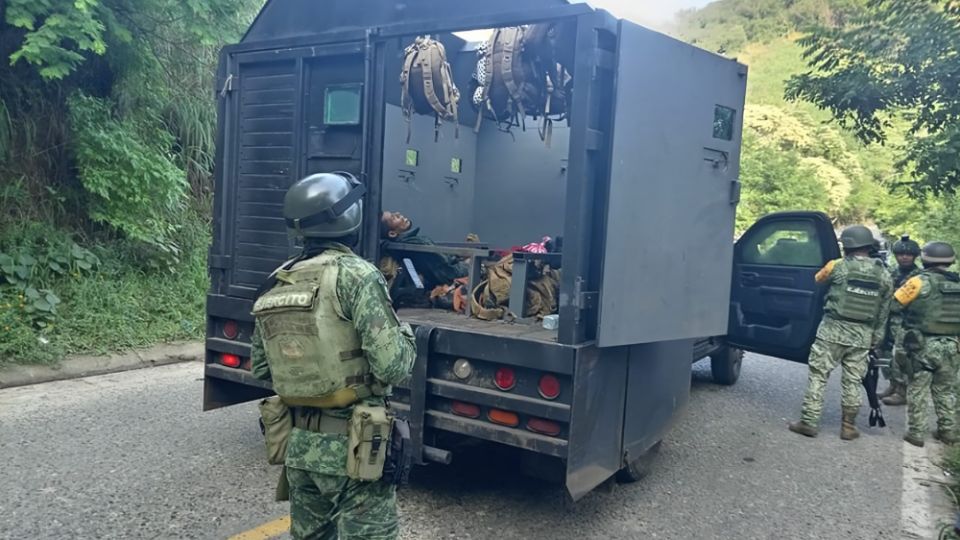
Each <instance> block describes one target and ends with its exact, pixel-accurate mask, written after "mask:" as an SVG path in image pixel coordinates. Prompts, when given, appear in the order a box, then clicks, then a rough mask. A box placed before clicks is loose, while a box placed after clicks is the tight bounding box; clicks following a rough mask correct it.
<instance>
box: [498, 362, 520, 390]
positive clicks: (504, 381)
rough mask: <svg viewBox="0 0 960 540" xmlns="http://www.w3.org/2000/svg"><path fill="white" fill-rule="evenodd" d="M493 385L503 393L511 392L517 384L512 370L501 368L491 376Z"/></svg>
mask: <svg viewBox="0 0 960 540" xmlns="http://www.w3.org/2000/svg"><path fill="white" fill-rule="evenodd" d="M493 384H494V385H496V387H497V388H499V389H501V390H503V391H507V390H512V389H513V387H514V386H515V385H516V384H517V376H516V374H515V373H514V372H513V370H512V369H510V368H508V367H501V368H499V369H497V372H496V373H495V374H494V375H493Z"/></svg>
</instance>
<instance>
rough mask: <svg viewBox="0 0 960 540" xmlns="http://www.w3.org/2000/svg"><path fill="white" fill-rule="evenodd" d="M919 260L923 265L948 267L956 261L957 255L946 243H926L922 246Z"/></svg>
mask: <svg viewBox="0 0 960 540" xmlns="http://www.w3.org/2000/svg"><path fill="white" fill-rule="evenodd" d="M920 258H921V259H922V260H923V264H924V265H931V264H947V265H949V264H953V263H954V262H955V261H956V260H957V253H956V252H955V251H954V250H953V246H951V245H950V244H948V243H946V242H927V245H925V246H923V253H922V254H921V256H920Z"/></svg>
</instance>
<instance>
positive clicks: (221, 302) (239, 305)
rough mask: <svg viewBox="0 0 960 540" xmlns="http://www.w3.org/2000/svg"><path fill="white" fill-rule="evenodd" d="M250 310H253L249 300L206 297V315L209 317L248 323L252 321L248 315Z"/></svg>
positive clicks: (215, 296) (230, 297)
mask: <svg viewBox="0 0 960 540" xmlns="http://www.w3.org/2000/svg"><path fill="white" fill-rule="evenodd" d="M251 309H253V302H250V301H249V300H245V299H240V298H234V297H232V296H221V295H213V294H211V295H207V315H208V316H210V317H220V318H221V319H234V320H237V321H247V322H249V321H252V320H253V316H252V315H250V310H251Z"/></svg>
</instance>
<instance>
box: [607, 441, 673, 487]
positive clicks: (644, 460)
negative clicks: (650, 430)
mask: <svg viewBox="0 0 960 540" xmlns="http://www.w3.org/2000/svg"><path fill="white" fill-rule="evenodd" d="M662 444H663V441H657V444H655V445H653V446H651V447H650V449H649V450H647V451H646V453H645V454H643V455H642V456H640V457H638V458H637V459H635V460H633V461H631V462H630V463H628V464H627V466H626V467H624V468H622V469H620V470H619V471H617V482H620V483H621V484H631V483H633V482H638V481H640V480H643V479H644V478H645V477H646V476H647V475H649V474H650V471H652V470H653V462H654V460H655V459H656V457H657V454H659V453H660V446H661V445H662Z"/></svg>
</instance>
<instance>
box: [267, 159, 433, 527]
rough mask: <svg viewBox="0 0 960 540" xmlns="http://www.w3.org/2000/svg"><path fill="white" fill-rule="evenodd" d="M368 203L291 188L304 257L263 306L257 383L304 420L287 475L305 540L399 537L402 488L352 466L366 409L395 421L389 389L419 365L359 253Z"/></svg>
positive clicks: (322, 183) (324, 187)
mask: <svg viewBox="0 0 960 540" xmlns="http://www.w3.org/2000/svg"><path fill="white" fill-rule="evenodd" d="M362 195H363V187H362V186H361V185H360V184H359V183H358V182H356V180H355V179H353V178H352V177H350V176H349V175H346V174H316V175H313V176H310V177H308V178H305V179H303V180H301V181H299V182H297V183H296V184H294V185H293V187H291V188H290V190H289V191H288V192H287V195H286V198H285V200H284V209H283V213H284V217H285V218H286V221H287V226H288V227H289V228H290V229H291V230H292V231H293V232H295V233H296V234H297V235H299V236H302V237H303V238H304V251H303V254H302V255H301V256H300V257H298V258H297V259H294V260H293V261H290V262H289V263H287V264H285V265H284V266H283V267H281V268H280V269H278V270H277V271H276V272H274V274H273V276H271V281H272V282H273V286H272V287H271V288H270V289H269V290H268V291H267V292H266V293H264V294H263V295H262V296H261V297H260V298H259V299H258V300H257V302H256V303H255V304H254V315H255V317H256V329H255V332H254V335H253V339H252V340H251V342H252V343H251V345H252V351H251V356H252V363H253V373H254V376H257V377H258V378H261V379H265V380H272V382H273V388H274V390H275V391H276V393H277V395H279V396H280V398H281V400H282V401H283V402H284V403H285V404H286V405H287V406H289V407H290V410H291V413H292V415H293V431H292V433H291V434H290V437H289V442H288V446H287V452H286V462H285V466H286V474H287V476H286V477H287V480H288V482H289V485H290V517H291V526H290V532H291V534H292V536H293V538H295V539H330V538H340V539H341V540H361V539H362V540H392V539H394V538H396V537H397V530H398V524H397V502H396V487H395V486H394V485H390V484H387V483H385V482H383V481H364V480H358V479H354V478H353V477H352V476H356V475H351V473H350V472H348V466H347V465H348V441H350V440H352V439H351V437H349V436H348V432H349V433H352V432H353V431H354V429H353V427H351V426H354V427H355V425H356V421H357V420H356V418H354V416H355V415H354V411H355V409H358V408H360V407H361V406H363V407H362V410H374V411H380V413H381V414H385V410H384V409H383V407H384V406H385V396H386V395H387V394H388V393H389V385H392V384H398V383H399V382H401V381H402V380H403V379H404V378H406V377H407V375H408V374H409V373H410V370H411V368H412V366H413V361H414V358H415V356H416V351H415V346H414V340H413V333H412V332H411V330H410V327H409V326H407V325H406V324H401V323H400V322H399V321H398V319H397V315H396V313H395V312H394V311H393V308H392V307H391V302H390V297H389V294H388V293H387V289H386V284H385V282H384V279H383V276H382V275H381V274H380V272H379V271H378V270H377V268H376V267H374V266H373V265H371V264H370V263H368V262H366V261H364V260H363V259H361V258H360V257H358V256H356V255H354V253H353V252H352V251H351V249H350V248H351V247H352V246H354V245H355V244H357V240H358V238H359V236H358V233H357V231H358V230H359V229H360V225H361V222H362V219H361V217H362V206H361V196H362ZM382 450H384V451H385V448H384V449H382ZM381 470H382V469H381Z"/></svg>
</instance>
